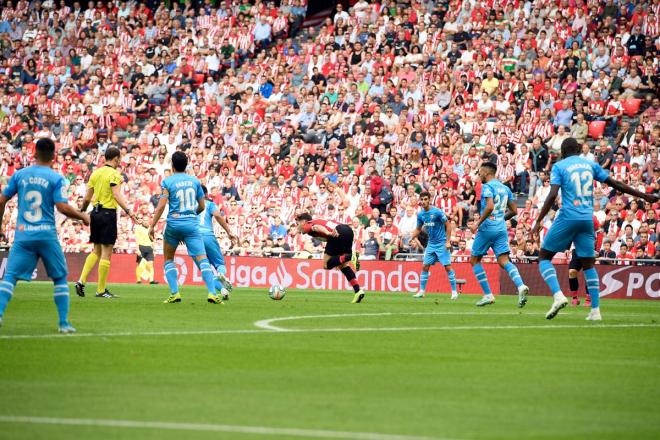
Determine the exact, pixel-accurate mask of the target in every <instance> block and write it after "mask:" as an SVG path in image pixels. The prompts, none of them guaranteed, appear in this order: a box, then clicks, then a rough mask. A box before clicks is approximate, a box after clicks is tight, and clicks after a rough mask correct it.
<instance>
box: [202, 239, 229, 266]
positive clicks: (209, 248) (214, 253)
mask: <svg viewBox="0 0 660 440" xmlns="http://www.w3.org/2000/svg"><path fill="white" fill-rule="evenodd" d="M202 239H203V240H204V249H205V250H206V258H208V259H209V263H210V264H211V266H213V267H218V266H224V265H225V257H223V256H222V250H221V249H220V244H219V243H218V239H217V238H215V235H210V234H204V235H202Z"/></svg>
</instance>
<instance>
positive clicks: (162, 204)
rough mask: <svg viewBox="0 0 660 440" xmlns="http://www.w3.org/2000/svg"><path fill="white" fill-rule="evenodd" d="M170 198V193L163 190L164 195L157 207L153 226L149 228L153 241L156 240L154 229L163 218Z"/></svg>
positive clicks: (152, 222) (152, 221)
mask: <svg viewBox="0 0 660 440" xmlns="http://www.w3.org/2000/svg"><path fill="white" fill-rule="evenodd" d="M169 197H170V192H169V191H168V190H166V189H164V188H163V194H161V196H160V200H158V206H156V210H155V211H154V218H153V220H151V225H150V226H149V232H148V233H149V238H151V240H152V241H153V239H154V228H155V227H156V225H157V224H158V220H160V218H161V216H162V215H163V212H165V207H166V206H167V203H168V202H169Z"/></svg>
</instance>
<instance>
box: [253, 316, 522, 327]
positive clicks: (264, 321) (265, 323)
mask: <svg viewBox="0 0 660 440" xmlns="http://www.w3.org/2000/svg"><path fill="white" fill-rule="evenodd" d="M518 314H519V313H513V312H505V313H482V312H401V313H399V312H381V313H337V314H333V315H298V316H284V317H281V318H269V319H262V320H261V321H256V322H255V323H254V326H255V327H258V328H260V329H263V330H270V331H273V332H291V331H296V330H295V329H288V328H283V327H277V326H274V325H272V323H273V322H280V321H297V320H300V319H323V318H351V317H354V316H395V315H416V316H419V315H518Z"/></svg>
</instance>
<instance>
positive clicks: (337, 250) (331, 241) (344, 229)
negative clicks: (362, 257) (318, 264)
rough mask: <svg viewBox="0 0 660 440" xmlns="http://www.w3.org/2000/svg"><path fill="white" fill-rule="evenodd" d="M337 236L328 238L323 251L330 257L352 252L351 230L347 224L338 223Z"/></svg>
mask: <svg viewBox="0 0 660 440" xmlns="http://www.w3.org/2000/svg"><path fill="white" fill-rule="evenodd" d="M335 229H336V231H337V232H338V233H339V236H338V237H330V238H328V244H327V245H326V246H325V253H326V254H327V255H330V256H331V257H336V256H339V255H345V254H351V253H353V230H352V229H351V227H350V226H348V225H338V226H337V227H336V228H335Z"/></svg>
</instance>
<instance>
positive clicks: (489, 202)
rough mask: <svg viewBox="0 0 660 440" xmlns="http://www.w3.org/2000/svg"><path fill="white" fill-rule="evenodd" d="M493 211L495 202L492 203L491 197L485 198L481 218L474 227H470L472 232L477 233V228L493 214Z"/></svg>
mask: <svg viewBox="0 0 660 440" xmlns="http://www.w3.org/2000/svg"><path fill="white" fill-rule="evenodd" d="M494 209H495V202H494V201H493V198H492V197H487V198H486V206H485V207H484V212H483V214H481V217H480V218H479V221H478V222H477V224H476V225H472V232H477V230H478V229H479V227H480V226H481V224H482V223H483V222H485V221H486V219H487V218H488V217H490V215H491V214H492V213H493V210H494Z"/></svg>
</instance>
